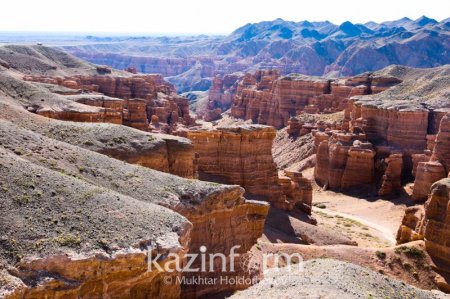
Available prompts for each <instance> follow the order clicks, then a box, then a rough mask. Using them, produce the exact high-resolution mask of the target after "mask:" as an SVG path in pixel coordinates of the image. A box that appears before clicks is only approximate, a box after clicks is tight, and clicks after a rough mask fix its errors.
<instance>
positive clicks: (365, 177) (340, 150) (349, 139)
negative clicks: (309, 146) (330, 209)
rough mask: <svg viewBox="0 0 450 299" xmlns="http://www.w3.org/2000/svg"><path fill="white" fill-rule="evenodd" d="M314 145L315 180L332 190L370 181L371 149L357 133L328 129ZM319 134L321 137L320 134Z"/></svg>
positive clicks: (373, 174) (373, 169)
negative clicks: (315, 154)
mask: <svg viewBox="0 0 450 299" xmlns="http://www.w3.org/2000/svg"><path fill="white" fill-rule="evenodd" d="M325 135H327V136H328V138H327V139H325V140H322V141H321V142H320V143H319V146H318V147H317V162H316V167H315V168H314V177H315V179H316V182H317V183H318V184H319V185H321V186H324V187H327V188H331V189H334V190H338V189H342V190H346V189H349V188H352V187H359V186H362V185H368V184H371V183H372V182H373V181H374V176H375V162H374V157H375V154H376V153H375V150H374V149H373V146H372V144H370V143H368V142H367V141H366V136H365V135H364V134H360V133H341V132H338V131H330V132H329V133H328V134H325ZM322 137H323V136H322Z"/></svg>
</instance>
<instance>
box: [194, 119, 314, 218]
mask: <svg viewBox="0 0 450 299" xmlns="http://www.w3.org/2000/svg"><path fill="white" fill-rule="evenodd" d="M275 135H276V131H275V129H273V128H271V127H268V126H262V125H241V126H222V127H220V126H219V127H216V128H214V129H210V130H206V129H204V130H202V129H199V130H192V131H189V132H188V138H189V139H190V140H191V141H192V143H193V144H194V150H195V151H196V152H197V153H198V154H199V159H198V170H199V176H200V178H203V179H206V180H213V181H221V182H225V183H229V184H237V185H240V186H242V187H244V188H245V190H246V192H247V193H248V194H250V195H252V196H255V197H256V198H261V199H265V200H267V201H269V202H270V203H272V204H273V205H275V206H276V207H278V208H281V209H287V210H291V209H293V208H299V209H302V210H304V211H306V212H307V213H310V212H311V201H312V188H311V183H310V182H309V180H307V179H305V178H303V177H302V175H301V173H297V172H293V171H285V172H284V173H283V174H280V175H279V174H278V172H277V168H276V165H275V163H274V161H273V157H272V142H273V139H274V138H275Z"/></svg>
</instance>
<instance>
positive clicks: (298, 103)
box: [231, 71, 401, 128]
mask: <svg viewBox="0 0 450 299" xmlns="http://www.w3.org/2000/svg"><path fill="white" fill-rule="evenodd" d="M400 82H401V81H400V80H399V79H397V78H394V77H386V78H379V77H377V76H374V75H371V74H363V75H360V76H357V77H352V78H348V79H340V80H334V81H333V80H328V79H324V78H320V77H308V76H301V75H296V74H292V75H288V76H283V77H280V74H279V72H277V71H258V72H256V73H255V74H254V75H251V74H246V75H245V76H244V78H243V79H241V81H240V82H239V83H238V88H237V94H236V96H235V97H234V100H233V105H232V108H231V115H232V116H234V117H237V118H243V119H246V120H247V119H251V120H252V121H253V123H258V124H266V125H271V126H274V127H276V128H282V127H284V126H287V125H288V121H289V119H290V118H291V117H292V116H295V115H297V114H299V113H301V112H303V111H304V112H307V113H319V112H320V113H332V112H337V111H342V110H344V109H345V107H346V104H347V100H348V99H349V98H350V97H352V96H355V95H365V94H373V93H378V92H381V91H383V90H386V89H388V88H389V87H391V86H393V85H395V84H398V83H400Z"/></svg>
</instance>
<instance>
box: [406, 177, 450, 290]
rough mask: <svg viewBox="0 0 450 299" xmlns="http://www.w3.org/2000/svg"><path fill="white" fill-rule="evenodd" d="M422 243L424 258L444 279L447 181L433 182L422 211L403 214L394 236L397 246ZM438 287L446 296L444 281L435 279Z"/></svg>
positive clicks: (448, 253)
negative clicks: (427, 259) (432, 262)
mask: <svg viewBox="0 0 450 299" xmlns="http://www.w3.org/2000/svg"><path fill="white" fill-rule="evenodd" d="M418 239H423V240H425V247H426V250H427V252H428V254H429V255H430V256H431V257H432V258H433V260H434V262H435V264H436V267H437V269H438V270H440V271H442V273H443V274H444V275H447V276H448V272H449V269H450V244H449V242H448V241H449V240H450V179H449V178H445V179H442V180H439V181H437V182H436V183H434V184H433V185H432V187H431V191H430V195H429V196H428V200H427V202H426V203H425V206H424V208H423V209H422V208H409V209H407V210H406V214H405V217H404V218H403V222H402V226H401V227H400V229H399V231H398V234H397V241H398V243H406V242H410V241H414V240H418ZM436 280H437V281H436V283H437V285H438V287H439V288H440V289H441V290H443V291H446V292H450V285H449V283H448V281H445V280H444V279H442V277H437V278H436Z"/></svg>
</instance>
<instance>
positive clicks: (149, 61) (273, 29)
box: [65, 16, 450, 91]
mask: <svg viewBox="0 0 450 299" xmlns="http://www.w3.org/2000/svg"><path fill="white" fill-rule="evenodd" d="M106 38H107V37H102V38H100V37H99V39H96V38H94V37H88V38H86V39H85V41H86V43H85V44H84V45H83V43H80V42H77V45H76V46H66V47H65V49H66V50H68V51H69V52H71V53H73V54H75V55H77V56H79V57H81V58H85V59H87V60H89V61H91V62H94V63H102V64H109V65H111V66H113V67H116V68H123V67H126V66H135V67H137V69H138V70H140V71H144V72H159V73H162V74H163V75H165V76H170V78H169V80H170V81H171V82H172V83H174V84H175V85H176V86H178V87H179V89H180V91H187V90H189V86H194V85H196V86H201V87H202V88H207V87H208V84H205V82H208V81H205V80H204V79H205V78H211V77H213V76H215V75H216V74H226V73H233V72H236V71H253V70H255V69H262V68H277V69H280V71H281V72H282V73H285V74H286V73H304V74H308V75H326V76H345V75H355V74H358V73H362V72H365V71H375V70H378V69H381V68H383V67H386V66H388V65H391V64H398V65H406V66H411V67H435V66H439V65H443V64H449V63H450V19H446V20H443V21H441V22H438V21H436V20H434V19H431V18H428V17H426V16H422V17H420V18H418V19H417V20H411V19H409V18H402V19H399V20H396V21H388V22H383V23H375V22H368V23H365V24H353V23H351V22H349V21H347V22H344V23H342V24H340V25H335V24H333V23H330V22H328V21H325V22H309V21H300V22H291V21H285V20H282V19H276V20H273V21H265V22H260V23H254V24H246V25H244V26H242V27H240V28H238V29H236V30H235V31H234V32H232V33H231V34H230V35H229V36H226V37H206V36H197V37H195V36H194V37H165V38H161V37H149V38H140V39H136V38H134V39H133V38H129V39H124V38H122V39H120V40H115V41H112V42H108V40H107V39H106ZM95 40H97V41H95ZM155 59H156V60H155ZM168 59H169V60H168ZM194 69H195V72H194V71H193V70H194ZM194 73H195V76H194V75H193V74H194ZM199 80H202V82H203V84H199Z"/></svg>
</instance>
